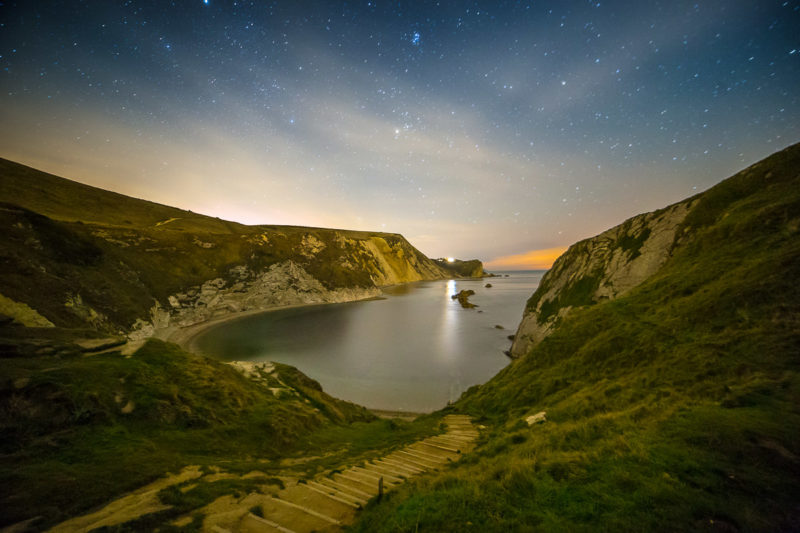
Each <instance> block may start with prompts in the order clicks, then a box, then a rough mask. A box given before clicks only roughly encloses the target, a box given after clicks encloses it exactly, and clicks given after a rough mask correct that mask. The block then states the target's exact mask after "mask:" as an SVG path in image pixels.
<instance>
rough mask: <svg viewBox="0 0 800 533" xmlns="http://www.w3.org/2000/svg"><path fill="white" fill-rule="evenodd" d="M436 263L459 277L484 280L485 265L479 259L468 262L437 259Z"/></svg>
mask: <svg viewBox="0 0 800 533" xmlns="http://www.w3.org/2000/svg"><path fill="white" fill-rule="evenodd" d="M435 263H436V264H437V265H438V266H440V267H442V268H443V269H445V270H447V271H449V272H451V273H452V274H453V275H455V276H457V277H463V278H482V277H483V276H484V275H485V272H484V271H483V263H482V262H481V261H480V260H479V259H470V260H468V261H462V260H461V259H456V260H454V261H448V260H447V259H436V260H435Z"/></svg>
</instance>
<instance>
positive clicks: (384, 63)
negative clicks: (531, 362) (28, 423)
mask: <svg viewBox="0 0 800 533" xmlns="http://www.w3.org/2000/svg"><path fill="white" fill-rule="evenodd" d="M0 23H1V24H2V27H0V80H2V81H1V82H0V124H2V129H0V147H1V148H2V149H1V150H0V156H2V157H5V158H8V159H12V160H15V161H19V162H21V163H25V164H29V165H31V166H34V167H36V168H40V169H42V170H46V171H49V172H53V173H55V174H58V175H62V176H65V177H68V178H70V179H75V180H78V181H81V182H84V183H89V184H91V185H96V186H99V187H103V188H106V189H110V190H114V191H118V192H122V193H125V194H129V195H132V196H136V197H141V198H146V199H150V200H154V201H158V202H161V203H165V204H169V205H174V206H178V207H182V208H185V209H191V210H193V211H196V212H201V213H205V214H210V215H214V216H219V217H221V218H226V219H230V220H237V221H240V222H245V223H266V224H296V225H308V226H325V227H338V228H348V229H365V230H380V231H391V232H399V233H403V234H404V235H405V236H406V237H407V238H408V239H409V240H410V241H411V242H412V244H414V245H416V246H417V247H418V248H420V249H421V250H422V251H423V252H425V253H426V254H427V255H429V256H433V257H440V256H456V257H462V258H473V257H478V258H481V259H483V260H486V261H488V260H490V259H496V258H498V257H501V256H509V255H513V254H524V253H527V252H531V251H534V250H539V251H541V250H545V251H544V252H539V253H538V255H539V256H542V257H543V260H542V261H541V262H539V263H533V262H531V261H528V262H525V263H522V265H525V266H536V265H543V266H546V265H547V263H548V261H551V260H552V257H551V256H552V255H553V253H555V252H553V249H555V251H559V250H560V249H561V248H562V247H564V246H567V245H569V244H571V243H573V242H575V241H576V240H579V239H581V238H585V237H589V236H591V235H594V234H597V233H599V232H601V231H603V230H604V229H606V228H608V227H610V226H613V225H616V224H618V223H620V222H622V221H623V220H624V219H626V218H627V217H629V216H632V215H635V214H637V213H641V212H644V211H649V210H652V209H655V208H659V207H663V206H665V205H667V204H669V203H672V202H675V201H678V200H681V199H683V198H685V197H687V196H690V195H692V194H694V193H696V192H699V191H701V190H703V189H706V188H708V187H709V186H711V185H713V184H714V183H716V182H718V181H720V180H721V179H723V178H725V177H727V176H728V175H730V174H732V173H734V172H736V171H738V170H740V169H741V168H743V167H745V166H746V165H749V164H751V163H753V162H755V161H757V160H758V159H761V158H762V157H764V156H766V155H768V154H770V153H772V152H775V151H777V150H779V149H782V148H784V147H786V146H788V145H790V144H792V143H794V142H797V141H799V140H800V101H799V98H800V97H799V95H798V93H799V92H800V0H794V1H787V2H783V1H769V0H766V1H752V2H749V1H747V2H745V1H739V2H735V1H696V2H682V1H663V2H648V1H630V2H613V1H605V0H601V1H592V2H586V1H573V2H568V1H566V2H555V1H552V2H545V1H530V2H527V1H516V2H388V1H380V0H376V1H360V2H302V1H285V2H245V1H239V2H233V1H223V0H207V1H203V0H196V1H188V0H187V1H180V2H168V1H164V0H159V1H146V0H131V1H127V2H121V1H120V2H113V1H99V0H98V1H89V2H82V1H77V0H73V1H69V2H57V1H49V2H48V1H32V0H25V1H21V2H7V1H3V2H1V3H0ZM548 250H550V251H548ZM501 263H502V264H506V265H508V266H511V265H512V264H518V263H513V261H509V260H503V261H499V262H498V261H496V262H494V263H490V265H489V266H490V267H491V266H495V267H497V266H500V265H501Z"/></svg>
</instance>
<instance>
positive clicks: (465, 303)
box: [451, 289, 478, 309]
mask: <svg viewBox="0 0 800 533" xmlns="http://www.w3.org/2000/svg"><path fill="white" fill-rule="evenodd" d="M473 294H475V291H473V290H472V289H465V290H462V291H460V292H459V293H458V294H454V295H453V296H451V298H452V299H453V300H458V303H460V304H461V307H463V308H464V309H472V308H474V307H478V306H477V305H475V304H474V303H472V302H470V301H469V297H470V296H472V295H473Z"/></svg>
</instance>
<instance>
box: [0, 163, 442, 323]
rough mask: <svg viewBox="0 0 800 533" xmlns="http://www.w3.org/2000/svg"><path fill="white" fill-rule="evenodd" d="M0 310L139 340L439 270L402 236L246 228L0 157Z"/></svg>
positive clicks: (356, 294)
mask: <svg viewBox="0 0 800 533" xmlns="http://www.w3.org/2000/svg"><path fill="white" fill-rule="evenodd" d="M0 225H2V227H3V231H2V232H0V265H2V268H0V313H2V314H5V315H7V316H10V317H12V318H14V319H16V320H17V321H18V322H20V323H23V324H26V325H40V326H47V325H50V324H52V325H55V326H60V327H70V328H76V327H91V328H94V329H99V330H102V331H107V332H113V333H125V334H131V335H133V336H148V335H150V334H152V333H153V332H154V330H156V329H159V328H163V327H168V326H176V325H177V326H186V325H190V324H194V323H198V322H202V321H204V320H207V319H209V318H214V317H218V316H221V315H224V314H227V313H232V312H238V311H247V310H256V309H263V308H268V307H274V306H280V305H291V304H304V303H323V302H341V301H350V300H355V299H361V298H367V297H371V296H376V295H377V294H379V293H380V290H379V288H380V287H382V286H386V285H393V284H397V283H405V282H410V281H419V280H426V279H443V278H447V277H449V275H450V274H449V273H448V272H446V271H445V270H443V269H442V268H440V267H439V266H437V265H436V264H435V263H434V262H433V261H431V260H430V259H428V258H427V257H425V256H424V255H423V254H422V253H421V252H419V250H417V249H416V248H414V247H413V246H412V245H411V244H410V243H409V242H408V241H406V239H405V238H403V236H402V235H397V234H391V233H377V232H375V233H373V232H360V231H345V230H332V229H321V228H305V227H294V226H245V225H242V224H237V223H233V222H227V221H223V220H220V219H217V218H212V217H206V216H203V215H198V214H196V213H192V212H189V211H182V210H180V209H175V208H171V207H167V206H163V205H159V204H154V203H152V202H147V201H143V200H138V199H134V198H129V197H126V196H122V195H119V194H115V193H111V192H108V191H103V190H101V189H96V188H93V187H89V186H86V185H82V184H79V183H75V182H72V181H69V180H65V179H63V178H59V177H56V176H52V175H49V174H45V173H42V172H39V171H36V170H34V169H30V168H28V167H24V166H22V165H18V164H16V163H12V162H9V161H3V160H0Z"/></svg>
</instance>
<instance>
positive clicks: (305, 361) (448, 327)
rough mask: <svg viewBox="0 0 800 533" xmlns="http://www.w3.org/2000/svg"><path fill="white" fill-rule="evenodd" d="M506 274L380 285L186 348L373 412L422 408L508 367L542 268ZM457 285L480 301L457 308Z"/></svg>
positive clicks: (211, 332)
mask: <svg viewBox="0 0 800 533" xmlns="http://www.w3.org/2000/svg"><path fill="white" fill-rule="evenodd" d="M505 274H506V273H503V274H501V277H494V278H484V279H475V280H472V279H470V280H443V281H426V282H417V283H410V284H405V285H398V286H395V287H389V288H386V289H384V294H385V297H384V298H382V299H377V300H369V301H361V302H351V303H344V304H327V305H315V306H306V307H297V308H292V309H283V310H276V311H270V312H265V313H261V314H257V315H251V316H247V317H243V318H241V319H238V320H235V321H231V322H225V323H222V324H220V325H219V326H216V327H213V328H210V329H208V330H206V331H204V332H203V333H201V334H200V335H199V336H198V337H197V338H196V339H195V340H194V347H195V348H196V349H197V350H198V351H199V352H200V353H203V354H205V355H208V356H211V357H215V358H217V359H220V360H223V361H231V360H239V361H277V362H280V363H286V364H289V365H292V366H295V367H297V368H298V369H300V370H301V371H302V372H303V373H305V374H306V375H308V376H310V377H312V378H314V379H315V380H317V381H319V382H320V384H321V385H322V387H323V389H324V390H325V391H326V392H327V393H329V394H332V395H333V396H336V397H337V398H341V399H344V400H349V401H352V402H355V403H358V404H360V405H364V406H367V407H370V408H373V409H385V410H394V411H407V412H429V411H433V410H436V409H439V408H441V407H444V406H445V405H447V403H448V402H450V401H454V400H456V399H458V397H459V396H460V395H461V393H462V392H463V391H465V390H466V389H467V388H469V387H470V386H472V385H476V384H480V383H484V382H486V381H487V380H489V379H490V378H491V377H492V376H494V375H495V374H496V373H497V372H499V371H500V370H501V369H502V368H503V367H504V366H506V365H507V364H508V363H509V359H508V357H507V356H506V355H505V354H504V353H503V351H504V350H508V349H509V347H510V346H511V341H510V340H509V339H508V336H509V335H512V334H513V333H514V332H515V331H516V328H517V325H518V324H519V322H520V320H521V318H522V312H523V310H524V307H525V302H526V301H527V299H528V298H529V297H530V296H531V294H533V292H534V290H535V289H536V287H537V286H538V283H539V280H540V279H541V277H542V275H543V274H544V271H521V272H510V273H507V274H508V277H506V276H505ZM487 283H490V284H491V285H492V287H491V288H487V287H486V286H485V285H486V284H487ZM464 289H472V290H474V291H475V295H473V296H471V297H470V301H471V302H472V303H474V304H476V305H478V306H479V307H477V308H476V309H463V308H462V307H461V306H460V305H459V303H458V302H457V301H455V300H453V299H452V298H451V296H452V295H454V294H456V293H457V292H458V291H460V290H464ZM496 326H501V327H502V329H500V328H497V327H496Z"/></svg>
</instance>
